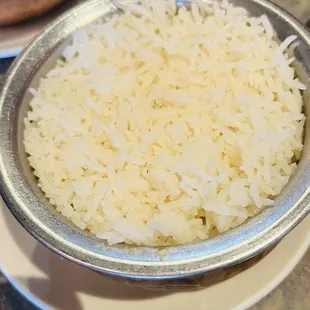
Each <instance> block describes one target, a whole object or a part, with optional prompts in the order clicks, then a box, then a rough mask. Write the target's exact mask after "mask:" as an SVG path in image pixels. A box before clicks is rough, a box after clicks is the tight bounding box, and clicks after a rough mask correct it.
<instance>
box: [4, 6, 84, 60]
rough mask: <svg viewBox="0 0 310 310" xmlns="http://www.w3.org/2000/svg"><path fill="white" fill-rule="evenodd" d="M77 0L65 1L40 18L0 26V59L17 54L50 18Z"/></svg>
mask: <svg viewBox="0 0 310 310" xmlns="http://www.w3.org/2000/svg"><path fill="white" fill-rule="evenodd" d="M78 2H81V0H71V1H66V3H64V4H63V5H60V6H59V7H58V8H57V9H55V10H52V11H51V12H49V13H47V14H45V15H44V16H42V17H40V18H35V19H33V20H30V21H27V22H23V23H20V24H17V25H13V26H8V27H0V59H2V58H9V57H14V56H17V55H18V54H19V52H20V51H21V50H22V49H23V47H24V46H25V45H27V44H28V42H30V40H31V39H32V38H33V37H34V36H35V35H36V34H37V33H38V32H39V31H40V30H42V29H43V28H44V27H45V26H46V25H47V24H48V23H49V22H50V21H51V20H53V19H54V18H56V17H57V16H59V14H61V13H63V12H64V11H65V10H68V9H69V8H71V7H72V6H73V5H75V4H76V3H78Z"/></svg>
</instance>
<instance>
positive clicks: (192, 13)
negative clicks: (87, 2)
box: [24, 0, 305, 246]
mask: <svg viewBox="0 0 310 310" xmlns="http://www.w3.org/2000/svg"><path fill="white" fill-rule="evenodd" d="M141 2H142V3H140V4H131V5H127V6H125V7H124V6H122V9H123V10H124V13H123V14H115V15H114V16H113V17H110V18H109V19H108V20H104V21H100V22H97V23H95V24H92V25H90V26H88V27H87V28H86V29H81V30H78V31H77V32H76V33H75V34H74V36H73V41H72V43H70V44H69V45H68V46H67V47H66V48H65V49H64V52H63V58H61V59H59V60H58V63H57V65H56V66H55V68H54V69H52V70H51V71H50V72H49V73H48V74H47V76H46V77H45V78H43V79H42V80H41V82H40V85H39V87H38V89H36V90H35V89H31V90H30V91H31V93H32V95H33V99H32V101H31V109H30V111H29V113H28V116H27V118H26V119H25V125H26V127H25V136H24V137H25V138H24V139H25V140H24V142H25V146H26V151H27V153H28V154H29V162H30V165H31V166H32V167H33V168H34V173H35V175H36V176H37V177H38V179H39V186H40V187H41V188H42V190H43V191H44V193H45V194H46V196H47V197H48V199H49V201H50V202H51V203H52V204H53V205H55V207H56V208H57V210H58V211H59V212H60V213H62V214H63V215H64V216H65V217H67V218H68V219H70V220H71V221H72V222H73V223H74V224H76V225H77V226H78V227H80V228H81V229H87V230H89V231H90V232H92V233H94V234H96V236H97V237H98V238H100V239H104V240H107V242H108V243H109V244H114V243H120V242H125V243H129V244H143V245H151V246H153V245H168V244H182V243H188V242H193V241H196V240H201V239H205V238H208V237H209V236H210V234H211V235H213V234H214V232H215V233H218V232H219V233H221V232H224V231H227V230H228V229H230V228H232V227H235V226H237V225H239V224H241V223H242V222H244V221H245V220H246V219H247V218H248V217H251V216H253V215H255V214H256V213H257V212H259V211H260V210H261V209H262V208H264V207H266V206H271V205H272V204H273V201H274V198H275V197H276V196H277V195H278V194H279V193H280V192H281V190H282V189H283V187H284V186H285V185H286V183H287V182H288V180H289V178H290V176H291V175H292V173H293V172H294V170H295V168H296V161H297V160H298V158H299V156H300V153H301V150H302V133H303V124H304V119H305V117H304V115H303V114H302V111H301V110H302V97H301V94H300V90H304V89H305V86H304V85H303V84H301V83H300V82H299V80H298V79H297V78H296V77H295V73H294V69H293V68H292V67H291V66H290V65H291V63H292V62H293V61H294V59H293V58H289V56H288V55H287V53H286V49H287V47H288V46H289V45H291V43H292V42H293V41H294V40H295V39H296V37H293V36H292V37H289V38H287V39H286V40H285V41H284V42H283V43H282V44H280V45H279V44H278V43H277V38H276V37H275V34H274V31H273V29H272V27H271V25H270V23H269V21H268V20H267V18H266V17H265V16H262V17H259V18H256V17H255V18H254V17H250V16H248V14H247V12H246V11H245V10H244V9H242V8H237V7H233V6H232V5H230V4H228V3H226V2H225V3H222V4H219V3H217V1H214V4H212V5H210V4H209V5H206V4H202V3H200V2H194V3H193V4H192V5H191V7H187V8H185V7H182V8H179V9H177V7H176V2H175V0H169V1H167V0H166V1H165V0H160V1H158V0H156V1H146V0H145V1H141Z"/></svg>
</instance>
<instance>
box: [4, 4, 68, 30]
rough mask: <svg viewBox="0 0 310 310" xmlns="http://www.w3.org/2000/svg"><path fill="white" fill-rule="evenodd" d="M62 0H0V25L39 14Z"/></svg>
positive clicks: (20, 20) (17, 21)
mask: <svg viewBox="0 0 310 310" xmlns="http://www.w3.org/2000/svg"><path fill="white" fill-rule="evenodd" d="M63 1H64V0H0V26H8V25H12V24H16V23H19V22H22V21H24V20H27V19H29V18H32V17H37V16H41V15H42V14H44V13H46V12H47V11H48V10H50V9H51V8H53V7H55V6H56V5H57V4H60V3H61V2H63Z"/></svg>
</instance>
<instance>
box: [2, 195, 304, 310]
mask: <svg viewBox="0 0 310 310" xmlns="http://www.w3.org/2000/svg"><path fill="white" fill-rule="evenodd" d="M309 227H310V217H308V218H307V219H306V220H304V221H303V223H301V224H300V225H299V226H298V227H297V228H296V229H295V230H294V231H292V232H291V233H290V234H289V235H288V236H287V237H286V238H285V239H284V240H283V241H282V242H281V243H280V244H279V245H278V246H277V247H276V248H275V249H274V250H273V251H272V252H271V253H270V254H268V255H267V256H266V257H265V258H264V259H263V260H261V261H260V262H259V263H257V264H256V265H255V266H254V267H252V268H250V269H248V270H247V271H245V272H243V273H241V274H239V275H237V276H235V277H234V278H231V279H229V280H227V281H225V282H222V283H220V284H217V285H214V286H211V287H208V288H205V289H202V290H197V291H190V292H188V291H184V292H177V293H163V292H161V293H160V292H152V291H145V290H143V289H139V288H134V287H129V286H127V285H125V284H121V283H120V282H119V281H118V282H116V281H114V280H113V279H110V278H109V279H107V278H106V277H103V276H102V275H100V274H98V273H95V272H93V271H90V270H88V269H86V268H83V267H80V266H78V265H76V264H74V263H71V262H69V261H67V260H63V259H61V258H60V257H59V256H58V255H56V254H54V253H53V252H51V251H50V250H48V249H47V248H45V247H44V246H42V245H41V244H40V243H38V242H37V241H36V240H35V239H33V238H32V237H31V236H30V235H29V234H28V233H27V232H26V231H25V230H24V229H23V228H22V227H21V226H20V225H19V224H18V223H17V221H16V220H15V219H14V218H13V216H12V215H11V214H10V212H9V211H8V209H7V208H6V206H5V205H4V203H3V201H2V200H1V198H0V236H1V238H0V249H2V250H1V255H0V268H1V269H2V271H3V272H4V274H5V275H6V277H7V278H8V279H9V281H10V282H11V283H12V284H13V285H14V286H15V287H16V288H17V290H19V291H20V292H21V294H23V295H24V296H25V297H26V298H28V299H29V300H30V301H32V302H33V303H34V304H36V305H37V306H38V307H39V308H42V309H64V310H69V309H70V310H82V309H83V310H88V309H89V310H94V309H107V310H110V309H117V310H125V309H126V310H146V309H147V310H157V309H160V310H188V309H193V310H209V309H212V310H232V309H246V308H247V307H249V306H251V305H253V304H254V303H256V302H257V301H258V300H260V299H261V298H262V297H264V296H265V295H266V294H268V293H269V292H270V291H271V290H272V289H273V288H275V287H276V286H277V285H278V284H279V283H280V282H281V281H282V280H283V279H284V278H285V277H286V276H287V275H288V274H289V272H290V271H291V270H292V269H293V268H294V267H295V265H296V264H297V262H298V261H299V260H300V258H301V257H302V256H303V254H304V253H305V251H306V250H307V248H308V246H309V244H310V229H309ZM262 270H263V272H262Z"/></svg>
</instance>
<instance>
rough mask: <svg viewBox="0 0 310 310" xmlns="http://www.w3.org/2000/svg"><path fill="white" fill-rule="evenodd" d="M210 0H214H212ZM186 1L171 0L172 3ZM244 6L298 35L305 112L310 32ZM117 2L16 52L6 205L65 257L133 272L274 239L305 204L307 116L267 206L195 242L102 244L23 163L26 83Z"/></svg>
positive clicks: (1, 156) (251, 248)
mask: <svg viewBox="0 0 310 310" xmlns="http://www.w3.org/2000/svg"><path fill="white" fill-rule="evenodd" d="M214 1H216V0H214ZM189 2H190V1H178V4H179V5H182V4H184V3H189ZM231 2H232V3H233V4H234V5H236V6H242V7H244V8H245V9H247V10H248V11H249V12H250V14H252V15H254V16H260V15H262V14H266V15H267V17H269V19H270V21H271V23H272V24H273V27H274V29H275V30H276V32H277V34H278V37H279V39H280V40H284V39H285V38H286V37H288V36H290V35H297V37H298V44H295V46H296V49H295V50H294V51H293V50H292V53H294V56H295V57H296V59H297V60H298V62H297V64H296V66H295V67H296V72H297V74H298V77H299V78H300V80H301V81H302V82H303V83H304V84H305V85H306V86H307V87H308V90H306V91H305V92H304V94H303V97H304V112H305V114H306V116H307V115H309V109H310V101H309V98H310V97H309V95H310V93H309V92H310V87H309V77H310V36H309V33H308V31H307V30H306V29H305V27H304V26H303V25H302V24H300V23H299V22H298V21H297V20H296V19H294V18H293V17H292V16H291V15H289V14H288V13H286V12H285V11H283V10H282V9H280V8H279V7H277V6H275V5H273V4H271V3H269V2H267V1H265V0H231ZM116 11H117V9H116V8H115V7H114V6H113V4H112V1H109V0H90V1H87V2H85V3H83V4H81V5H79V6H77V7H76V8H74V9H72V10H71V11H69V12H67V13H65V14H64V15H63V16H61V17H60V18H59V19H57V20H56V21H55V22H53V23H52V24H50V25H49V26H48V27H47V28H45V29H44V30H43V31H42V32H41V33H40V34H39V35H38V36H37V37H36V38H35V39H34V40H33V41H32V42H31V43H30V44H29V45H28V46H27V47H26V49H25V50H24V51H23V52H22V53H21V55H20V56H19V57H18V58H17V59H16V60H15V62H14V63H13V66H12V67H11V69H10V71H9V72H8V74H7V75H6V77H5V79H4V81H3V85H2V91H1V94H0V189H1V190H0V191H1V195H2V197H3V199H4V200H5V202H6V203H7V205H8V207H9V208H10V210H11V212H12V213H13V214H14V216H15V217H16V218H17V220H18V221H19V222H20V223H21V224H22V225H23V226H24V227H25V229H26V230H27V231H28V232H30V233H31V234H32V235H33V236H34V237H35V238H37V239H38V240H39V241H41V242H42V243H43V244H45V245H46V246H47V247H49V248H50V249H52V250H53V251H55V252H57V253H59V254H60V255H62V256H63V257H65V258H68V259H70V260H72V261H74V262H77V263H79V264H81V265H83V266H87V267H89V268H92V269H94V270H96V271H100V272H105V273H109V274H112V275H118V276H123V277H128V278H134V279H172V278H181V277H187V276H192V275H196V274H201V273H204V272H211V271H216V270H220V269H222V268H227V267H229V266H232V265H235V264H238V263H240V262H242V261H245V260H247V259H249V258H251V257H253V256H255V255H257V254H258V253H261V252H262V251H263V250H265V249H267V248H269V247H270V246H271V245H274V244H275V243H276V242H277V241H279V240H280V239H281V238H282V237H284V236H285V235H286V234H287V233H288V232H289V231H290V230H291V229H292V228H294V227H295V226H296V225H297V224H298V223H299V222H300V221H301V220H302V219H303V218H304V217H305V216H306V215H307V214H308V213H309V210H310V205H309V201H310V195H309V184H310V154H309V152H310V141H309V134H310V127H309V126H310V122H309V120H308V119H307V121H306V125H305V136H304V144H305V146H304V150H303V152H302V157H301V160H300V163H299V166H298V168H297V170H296V172H295V174H294V175H293V176H292V178H291V180H290V181H289V184H288V185H287V186H286V187H285V189H284V191H283V192H282V193H281V195H280V196H279V197H278V198H277V199H276V203H275V205H274V206H272V207H269V208H266V209H264V210H263V211H262V212H261V213H260V214H258V215H257V216H255V217H254V218H252V219H250V220H248V221H247V222H246V223H244V224H242V225H241V226H239V227H237V228H235V229H233V230H231V231H228V232H226V233H224V234H221V235H219V236H217V237H214V238H211V239H208V240H205V241H201V242H197V243H194V244H188V245H181V246H172V247H166V248H151V247H141V246H139V247H137V246H128V245H117V246H109V245H107V244H104V243H102V241H99V240H98V239H96V237H95V236H93V235H92V234H90V233H88V232H85V231H81V230H80V229H78V228H77V227H76V226H74V225H73V224H72V223H71V222H70V221H68V220H67V219H65V218H64V217H63V216H62V215H60V214H59V213H58V212H57V211H56V210H55V208H54V207H52V206H51V205H50V203H49V202H48V201H47V199H46V198H45V196H44V194H43V193H42V191H41V190H40V189H39V188H38V186H37V181H36V179H35V177H34V175H33V174H32V171H31V169H30V166H29V164H28V161H27V158H26V154H25V150H24V146H23V126H24V125H23V119H24V117H25V115H26V113H27V111H28V108H29V101H30V95H29V94H28V93H27V89H28V88H29V87H30V86H31V87H36V86H37V85H38V81H39V79H40V78H41V77H43V76H44V74H45V73H46V72H47V71H49V70H50V69H51V68H52V67H53V65H54V64H55V60H56V59H57V57H58V56H59V55H60V53H61V51H62V48H63V46H64V44H65V43H66V42H67V40H69V37H70V35H71V34H72V33H73V32H74V31H75V30H76V29H77V28H80V27H83V26H85V25H87V24H89V23H91V22H93V21H95V20H96V19H98V18H100V17H103V16H105V15H107V14H114V13H115V12H116Z"/></svg>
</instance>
